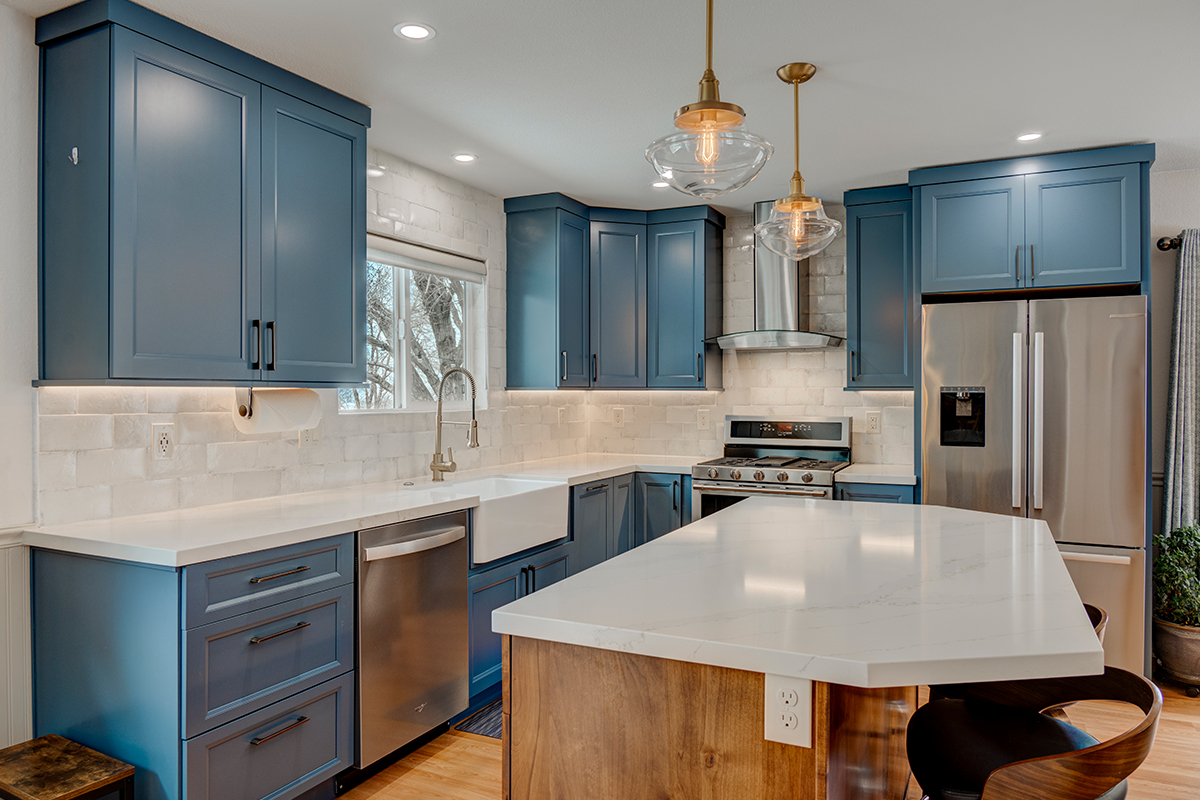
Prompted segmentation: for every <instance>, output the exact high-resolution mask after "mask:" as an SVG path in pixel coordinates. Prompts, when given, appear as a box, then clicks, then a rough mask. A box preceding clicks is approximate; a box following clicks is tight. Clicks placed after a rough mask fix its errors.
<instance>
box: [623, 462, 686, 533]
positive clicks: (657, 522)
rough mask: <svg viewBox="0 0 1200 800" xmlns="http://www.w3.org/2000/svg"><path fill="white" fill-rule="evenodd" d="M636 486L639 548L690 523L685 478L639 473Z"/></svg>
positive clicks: (636, 526)
mask: <svg viewBox="0 0 1200 800" xmlns="http://www.w3.org/2000/svg"><path fill="white" fill-rule="evenodd" d="M635 486H636V488H635V493H634V518H635V530H636V537H637V543H638V544H645V543H646V542H649V541H652V540H654V539H657V538H658V537H660V536H664V535H666V534H668V533H670V532H671V531H673V530H675V529H676V528H679V527H682V526H683V524H684V521H685V519H686V517H685V516H684V505H685V503H684V495H685V491H684V488H685V487H684V482H683V476H681V475H671V474H666V473H651V472H639V473H638V474H637V481H636V484H635Z"/></svg>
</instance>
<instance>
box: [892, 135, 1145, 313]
mask: <svg viewBox="0 0 1200 800" xmlns="http://www.w3.org/2000/svg"><path fill="white" fill-rule="evenodd" d="M1153 159H1154V146H1153V145H1133V146H1129V147H1119V148H1111V149H1108V150H1091V151H1081V152H1076V153H1063V154H1057V155H1050V156H1039V157H1035V158H1031V159H1013V160H1011V161H1001V162H987V163H983V164H974V165H962V166H956V167H934V168H931V169H927V170H918V171H915V172H913V173H911V174H910V176H909V182H910V184H912V185H913V186H914V191H915V192H916V195H915V197H917V198H918V199H917V205H918V214H919V249H920V266H921V292H922V293H924V294H935V293H942V292H979V291H1004V290H1012V289H1049V288H1061V287H1075V286H1103V285H1127V284H1138V283H1141V282H1142V281H1143V276H1144V274H1145V273H1144V267H1145V265H1146V263H1147V262H1148V259H1149V254H1148V251H1147V249H1146V248H1147V245H1148V238H1147V234H1146V225H1147V215H1148V213H1149V199H1148V187H1147V181H1148V170H1149V166H1150V162H1151V161H1153ZM1106 162H1108V163H1106ZM1113 162H1125V163H1113ZM1005 172H1010V173H1019V174H996V173H1005Z"/></svg>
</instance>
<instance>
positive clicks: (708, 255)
mask: <svg viewBox="0 0 1200 800" xmlns="http://www.w3.org/2000/svg"><path fill="white" fill-rule="evenodd" d="M646 236H647V262H646V275H647V292H646V302H647V315H646V326H647V332H646V348H647V349H646V369H647V374H646V385H647V386H649V387H651V388H655V389H703V388H715V387H719V386H720V385H721V384H720V379H721V361H720V353H721V351H720V349H719V348H718V347H717V346H716V345H713V344H708V345H706V344H705V339H709V338H714V337H716V336H720V335H721V333H722V330H721V325H720V321H721V314H722V297H723V295H722V264H723V255H722V248H721V232H720V230H719V229H718V228H717V226H716V225H714V224H712V223H711V222H709V221H707V220H685V221H682V222H661V223H656V224H654V225H648V226H647V234H646Z"/></svg>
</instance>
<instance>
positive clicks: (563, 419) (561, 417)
mask: <svg viewBox="0 0 1200 800" xmlns="http://www.w3.org/2000/svg"><path fill="white" fill-rule="evenodd" d="M558 424H559V425H560V426H561V425H566V424H567V410H566V409H565V408H560V409H558Z"/></svg>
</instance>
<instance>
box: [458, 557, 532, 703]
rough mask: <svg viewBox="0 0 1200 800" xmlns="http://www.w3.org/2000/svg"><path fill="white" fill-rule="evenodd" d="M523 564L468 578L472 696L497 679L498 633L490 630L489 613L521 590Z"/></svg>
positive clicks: (523, 587)
mask: <svg viewBox="0 0 1200 800" xmlns="http://www.w3.org/2000/svg"><path fill="white" fill-rule="evenodd" d="M525 567H526V565H525V564H521V563H515V562H514V563H511V564H505V565H503V566H500V567H495V568H494V569H489V570H485V571H483V572H477V573H475V574H474V575H471V576H470V577H469V578H467V594H468V598H469V600H468V613H469V614H470V639H471V647H470V650H471V654H470V670H471V696H472V697H475V696H476V695H478V694H479V693H481V692H483V691H486V690H487V689H490V688H491V687H493V686H495V685H496V684H497V683H499V682H500V677H501V671H500V670H501V667H500V634H498V633H493V632H492V612H493V611H495V610H496V609H497V608H500V607H501V606H504V605H508V604H509V603H511V602H513V601H514V600H516V599H517V598H518V597H520V596H521V595H522V594H523V593H524V590H525Z"/></svg>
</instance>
